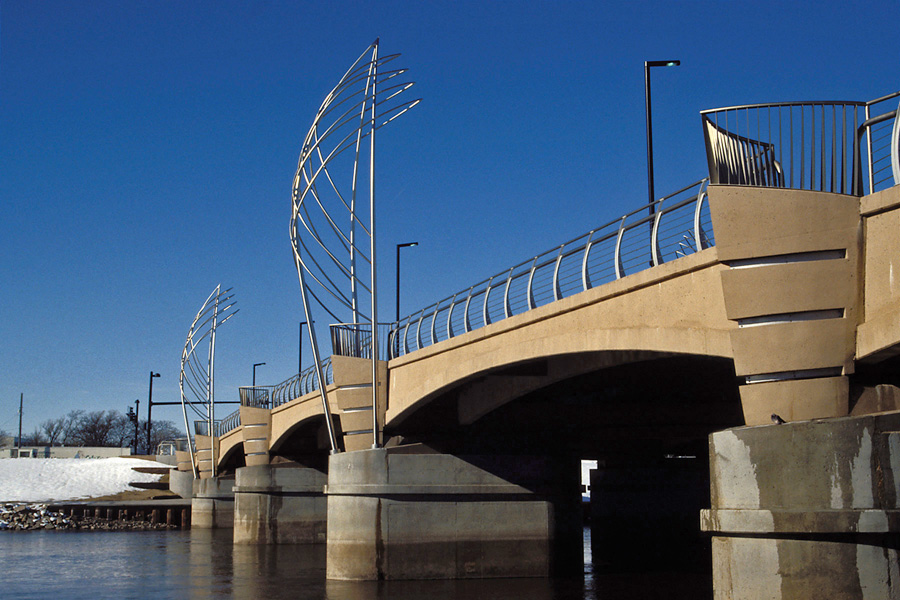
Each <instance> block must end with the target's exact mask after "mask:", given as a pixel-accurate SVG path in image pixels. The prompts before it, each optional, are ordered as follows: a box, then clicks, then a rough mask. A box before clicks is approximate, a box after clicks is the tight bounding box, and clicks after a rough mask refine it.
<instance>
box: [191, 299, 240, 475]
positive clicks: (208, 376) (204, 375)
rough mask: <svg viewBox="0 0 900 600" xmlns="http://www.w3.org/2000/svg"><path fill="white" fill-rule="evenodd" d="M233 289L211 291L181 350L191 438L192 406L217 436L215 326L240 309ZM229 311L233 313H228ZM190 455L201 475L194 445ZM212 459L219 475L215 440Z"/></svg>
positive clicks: (212, 445)
mask: <svg viewBox="0 0 900 600" xmlns="http://www.w3.org/2000/svg"><path fill="white" fill-rule="evenodd" d="M229 292H231V288H229V289H227V290H225V291H222V286H221V285H217V286H216V288H215V289H214V290H213V291H212V293H211V294H210V295H209V297H208V298H207V299H206V301H205V302H204V303H203V305H202V306H201V307H200V310H199V311H198V312H197V316H196V317H194V321H193V323H191V327H190V329H189V330H188V335H187V340H186V341H185V344H184V350H182V352H181V374H180V375H179V379H178V385H179V388H180V389H181V409H182V414H183V416H184V428H185V431H186V432H187V436H188V439H190V437H191V430H190V426H189V423H188V415H187V409H188V407H190V408H191V410H193V411H194V412H195V413H196V414H197V415H198V416H199V417H201V418H202V419H203V420H204V421H205V423H206V428H207V429H206V433H207V435H208V436H209V437H210V438H214V437H215V433H216V432H215V416H216V415H215V357H216V329H217V328H218V327H219V326H221V325H222V324H223V323H225V322H226V321H227V320H228V319H230V318H231V317H233V316H234V315H236V314H237V312H238V310H239V309H236V308H235V309H234V310H231V309H232V308H234V306H235V304H236V302H234V301H232V298H233V297H234V294H229ZM229 311H230V312H229ZM204 341H207V343H208V347H207V353H206V354H207V356H206V366H205V367H204V365H203V364H202V363H201V362H200V360H201V359H199V358H198V356H197V349H198V348H199V347H200V345H201V343H202V342H204ZM198 404H199V405H203V406H204V407H205V411H203V412H201V411H199V410H197V408H196V407H195V405H198ZM188 447H189V450H190V455H191V469H192V470H193V472H194V477H199V467H198V464H197V460H196V457H195V453H194V447H193V445H191V444H188ZM210 451H211V458H212V475H213V476H215V474H216V456H215V443H211V447H210Z"/></svg>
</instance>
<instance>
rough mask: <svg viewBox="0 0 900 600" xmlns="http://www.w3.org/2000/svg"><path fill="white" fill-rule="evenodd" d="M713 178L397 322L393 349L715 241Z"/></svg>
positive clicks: (439, 337)
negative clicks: (709, 199)
mask: <svg viewBox="0 0 900 600" xmlns="http://www.w3.org/2000/svg"><path fill="white" fill-rule="evenodd" d="M706 184H707V180H706V179H702V180H700V181H698V182H696V183H693V184H691V185H689V186H687V187H685V188H683V189H681V190H678V191H677V192H675V193H674V194H670V195H668V196H666V197H665V198H662V199H660V200H657V201H656V202H655V203H653V204H652V205H649V206H648V205H644V206H643V207H641V208H639V209H637V210H635V211H633V212H630V213H628V214H627V215H625V216H623V217H621V218H620V219H616V220H615V221H611V222H609V223H607V224H606V225H604V226H602V227H599V228H597V229H594V230H592V231H589V232H588V233H586V234H584V235H582V236H579V237H577V238H575V239H573V240H570V241H568V242H566V243H564V244H561V245H559V246H557V247H555V248H552V249H551V250H548V251H547V252H544V253H543V254H539V255H538V256H535V257H533V258H531V259H529V260H527V261H524V262H521V263H519V264H518V265H515V266H513V267H511V268H510V269H508V270H506V271H503V272H501V273H498V274H496V275H494V276H493V277H490V278H488V279H485V280H484V281H481V282H479V283H477V284H475V285H473V286H472V287H470V288H468V289H465V290H462V291H460V292H457V293H456V294H454V295H452V296H450V297H448V298H444V299H443V300H441V301H439V302H437V303H436V304H432V305H431V306H429V307H427V308H424V309H422V310H421V311H419V312H417V313H413V314H412V315H409V316H408V317H406V318H404V319H401V320H400V322H399V323H394V324H393V330H392V331H391V341H390V343H389V345H388V347H389V349H390V357H391V358H396V357H398V356H402V355H404V354H407V353H409V352H413V351H415V350H418V349H421V348H424V347H426V346H430V345H432V344H436V343H438V342H441V341H444V340H447V339H450V338H452V337H455V336H457V335H461V334H463V333H467V332H469V331H472V330H474V329H478V328H479V327H484V326H485V325H490V324H491V323H495V322H497V321H500V320H502V319H505V318H507V317H511V316H513V315H517V314H521V313H523V312H526V311H528V310H531V309H533V308H537V307H539V306H543V305H544V304H548V303H550V302H553V301H556V300H560V299H562V298H565V297H568V296H571V295H573V294H577V293H579V292H583V291H586V290H589V289H591V288H593V287H596V286H598V285H602V284H604V283H607V282H610V281H613V280H615V279H619V278H621V277H624V276H626V275H630V274H632V273H636V272H638V271H641V270H644V269H647V268H649V267H651V266H655V265H659V264H662V263H664V262H669V261H671V260H674V259H676V258H680V257H682V256H686V255H688V254H693V253H694V252H697V251H699V250H702V249H704V248H708V247H710V246H713V245H714V244H715V240H714V238H713V232H712V221H711V218H710V215H709V203H708V202H707V201H706V191H705V190H706ZM648 212H649V214H648Z"/></svg>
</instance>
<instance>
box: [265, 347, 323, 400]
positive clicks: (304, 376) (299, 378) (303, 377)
mask: <svg viewBox="0 0 900 600" xmlns="http://www.w3.org/2000/svg"><path fill="white" fill-rule="evenodd" d="M322 373H323V375H324V377H325V385H329V384H332V383H334V371H333V370H332V368H331V358H326V359H324V360H323V361H322ZM318 389H319V379H318V377H316V366H315V365H312V366H310V367H307V368H305V369H303V371H302V372H300V373H298V374H296V375H294V376H293V377H291V378H290V379H287V380H285V381H282V382H281V383H279V384H278V385H276V386H274V390H273V391H272V406H271V408H275V407H276V406H281V405H282V404H286V403H288V402H290V401H291V400H294V399H296V398H299V397H301V396H305V395H306V394H309V393H310V392H315V391H316V390H318Z"/></svg>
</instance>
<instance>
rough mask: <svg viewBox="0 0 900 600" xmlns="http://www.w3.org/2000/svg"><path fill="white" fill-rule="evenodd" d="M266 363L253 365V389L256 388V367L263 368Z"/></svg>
mask: <svg viewBox="0 0 900 600" xmlns="http://www.w3.org/2000/svg"><path fill="white" fill-rule="evenodd" d="M264 364H266V363H254V364H253V387H256V367H261V366H263V365H264Z"/></svg>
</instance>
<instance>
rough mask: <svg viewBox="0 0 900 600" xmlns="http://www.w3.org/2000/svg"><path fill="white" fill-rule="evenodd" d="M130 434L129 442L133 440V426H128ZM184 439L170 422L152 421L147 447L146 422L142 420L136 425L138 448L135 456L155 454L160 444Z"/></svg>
mask: <svg viewBox="0 0 900 600" xmlns="http://www.w3.org/2000/svg"><path fill="white" fill-rule="evenodd" d="M129 426H130V427H131V433H130V434H129V436H128V438H127V439H129V440H132V439H134V424H129ZM180 437H184V433H183V432H182V431H181V430H180V429H179V428H178V427H176V426H175V424H174V423H172V421H153V428H152V429H151V430H150V447H149V448H148V447H147V421H146V420H143V421H141V422H140V423H138V446H137V451H136V453H137V454H155V453H156V447H157V446H158V445H159V444H160V442H164V441H166V440H174V439H176V438H180Z"/></svg>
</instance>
